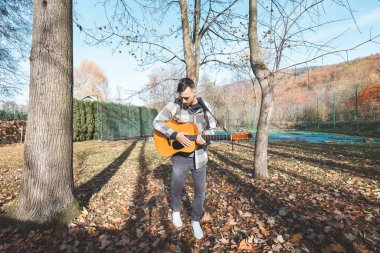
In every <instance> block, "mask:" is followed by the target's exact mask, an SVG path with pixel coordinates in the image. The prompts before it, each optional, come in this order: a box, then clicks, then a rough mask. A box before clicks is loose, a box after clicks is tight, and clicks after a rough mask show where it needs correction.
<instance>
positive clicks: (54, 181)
mask: <svg viewBox="0 0 380 253" xmlns="http://www.w3.org/2000/svg"><path fill="white" fill-rule="evenodd" d="M72 92H73V42H72V0H61V1H47V0H35V1H34V13H33V34H32V50H31V53H30V88H29V113H28V123H27V124H28V127H27V132H26V140H25V149H24V168H23V178H22V186H21V192H20V197H19V203H18V208H17V213H16V215H17V217H18V218H19V219H21V220H26V221H33V222H37V223H44V222H49V221H51V220H53V219H54V218H56V216H57V214H59V213H61V212H62V211H64V210H65V209H66V208H67V207H68V205H69V204H70V203H72V202H73V200H74V194H73V144H72V135H73V131H72V125H73V124H72V103H73V100H72V97H73V94H72Z"/></svg>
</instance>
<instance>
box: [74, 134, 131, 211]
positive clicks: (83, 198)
mask: <svg viewBox="0 0 380 253" xmlns="http://www.w3.org/2000/svg"><path fill="white" fill-rule="evenodd" d="M136 143H137V141H136V140H135V141H133V142H132V143H131V144H130V146H129V147H128V148H127V149H126V150H124V151H123V152H122V153H121V154H120V155H119V157H117V158H116V159H115V160H114V161H113V162H112V163H110V164H109V165H108V166H107V167H106V168H105V169H103V170H102V171H101V172H100V173H98V174H97V175H95V176H94V177H93V178H91V179H90V180H88V181H87V182H86V183H83V184H82V185H80V186H79V187H77V188H76V189H75V193H76V195H77V197H78V199H79V201H80V202H81V204H82V205H83V206H85V207H87V206H88V203H89V201H90V199H91V197H92V196H93V195H94V194H95V193H97V192H99V191H100V190H101V189H102V187H103V186H104V185H105V184H107V182H108V181H109V180H110V179H111V177H112V176H113V175H115V173H116V172H117V171H118V170H119V169H120V166H121V165H122V164H123V163H124V162H125V160H127V158H128V157H129V155H130V154H131V152H132V150H133V149H134V148H135V146H136Z"/></svg>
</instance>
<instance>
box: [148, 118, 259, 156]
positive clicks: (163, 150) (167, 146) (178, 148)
mask: <svg viewBox="0 0 380 253" xmlns="http://www.w3.org/2000/svg"><path fill="white" fill-rule="evenodd" d="M165 124H166V125H167V126H169V127H170V128H171V129H173V130H174V131H176V132H184V133H186V135H185V136H186V137H187V138H188V139H189V140H190V141H191V142H192V143H191V145H190V146H188V147H184V146H183V145H182V144H181V143H180V142H179V141H177V140H176V139H171V138H168V137H166V135H164V134H162V133H161V132H159V131H157V130H154V133H153V138H154V144H155V146H156V149H157V151H158V153H160V154H161V155H162V156H163V157H169V156H172V155H174V154H175V153H178V152H184V153H191V152H194V151H195V150H196V148H197V146H198V145H197V144H196V143H195V140H196V138H197V135H198V134H199V131H198V127H197V125H196V124H194V123H178V122H176V121H167V122H166V123H165ZM202 138H203V139H204V140H206V141H249V140H252V133H251V132H234V133H231V134H214V135H205V134H202Z"/></svg>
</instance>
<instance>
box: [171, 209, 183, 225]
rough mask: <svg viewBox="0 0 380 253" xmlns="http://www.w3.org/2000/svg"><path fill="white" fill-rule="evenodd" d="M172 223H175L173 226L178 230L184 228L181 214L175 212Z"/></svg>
mask: <svg viewBox="0 0 380 253" xmlns="http://www.w3.org/2000/svg"><path fill="white" fill-rule="evenodd" d="M172 221H173V225H174V226H175V227H176V228H182V220H181V213H180V212H174V211H173V213H172Z"/></svg>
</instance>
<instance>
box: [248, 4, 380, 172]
mask: <svg viewBox="0 0 380 253" xmlns="http://www.w3.org/2000/svg"><path fill="white" fill-rule="evenodd" d="M258 3H259V5H258ZM327 3H330V4H335V5H338V6H339V7H342V8H345V9H346V10H347V11H348V12H349V13H351V15H352V10H351V8H350V4H349V1H335V0H331V1H325V0H298V1H288V0H283V1H276V0H273V1H271V2H270V3H268V2H265V1H257V0H249V24H248V40H249V48H250V65H251V68H252V71H253V74H254V76H255V78H256V80H257V81H258V83H259V85H260V88H261V96H262V99H261V108H260V116H259V122H258V129H257V134H256V142H255V155H254V160H255V161H254V170H255V177H257V178H268V177H269V174H268V164H267V149H268V132H269V126H270V121H271V116H272V111H273V98H274V97H273V91H274V87H275V85H276V84H278V83H279V80H278V79H276V78H275V77H276V76H275V75H274V74H275V73H277V72H279V71H281V70H283V69H286V68H290V67H294V66H297V65H301V64H307V63H308V62H310V61H313V60H315V59H318V58H323V57H324V56H326V55H329V54H337V53H342V52H344V53H347V52H349V51H350V50H353V49H355V48H356V47H358V46H360V45H362V44H364V43H368V42H372V41H374V40H375V39H376V38H378V37H379V35H377V36H373V37H370V38H368V39H367V40H365V41H364V42H362V43H360V44H359V45H357V46H354V47H352V48H349V49H337V48H336V47H335V46H334V45H333V42H334V41H335V40H336V39H337V38H338V37H339V36H340V35H341V34H338V35H337V36H334V37H333V38H331V39H330V40H328V41H322V42H320V43H317V42H313V41H311V40H309V39H307V38H305V33H306V32H312V31H318V30H319V29H321V28H322V27H324V26H325V25H327V24H329V23H332V22H340V21H342V20H336V19H333V20H332V21H327V22H320V16H321V13H322V11H323V10H324V8H325V6H324V4H327ZM260 6H261V10H262V11H263V12H262V13H261V14H260V15H258V9H259V7H260ZM303 19H307V20H308V21H309V22H304V20H303ZM353 20H354V22H355V19H353ZM258 24H260V25H261V26H262V27H264V32H263V36H262V37H260V36H259V35H258V32H259V29H258ZM262 45H266V47H265V48H267V49H270V50H272V51H274V53H275V54H273V55H274V61H273V63H272V71H271V70H270V69H269V67H268V66H269V64H266V63H265V62H264V60H263V57H262V55H261V48H260V46H262ZM300 49H304V50H303V52H304V59H303V60H301V61H299V62H296V63H294V62H291V61H289V60H291V59H289V58H287V55H288V54H287V53H288V52H289V51H291V50H300ZM284 61H286V63H287V64H284V66H282V64H283V62H284Z"/></svg>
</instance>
